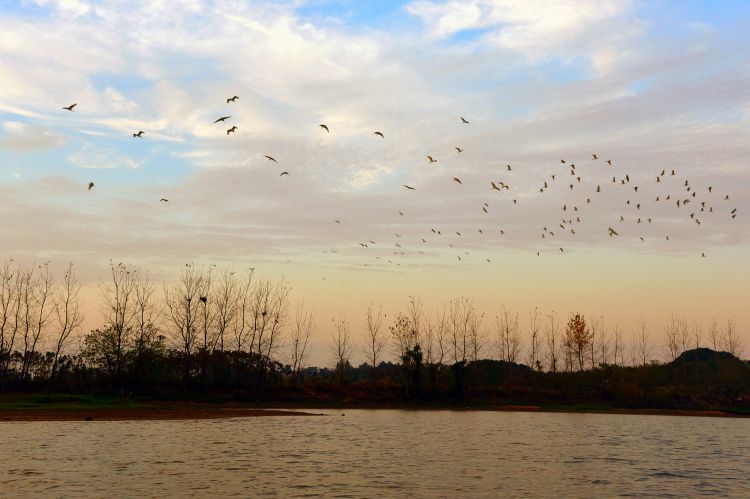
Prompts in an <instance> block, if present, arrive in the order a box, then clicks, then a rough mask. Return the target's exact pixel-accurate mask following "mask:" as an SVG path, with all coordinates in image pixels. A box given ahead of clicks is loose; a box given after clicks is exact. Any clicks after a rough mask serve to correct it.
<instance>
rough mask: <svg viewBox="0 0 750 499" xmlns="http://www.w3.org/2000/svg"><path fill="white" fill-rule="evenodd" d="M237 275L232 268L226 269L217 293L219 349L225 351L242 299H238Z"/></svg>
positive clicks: (222, 273) (220, 279) (215, 300)
mask: <svg viewBox="0 0 750 499" xmlns="http://www.w3.org/2000/svg"><path fill="white" fill-rule="evenodd" d="M238 293H239V290H238V285H237V277H236V276H235V273H234V272H233V271H232V270H231V269H224V270H223V271H222V272H221V276H220V277H219V282H218V285H217V289H216V292H215V293H214V294H215V299H214V302H215V304H216V319H215V320H216V335H217V337H218V344H219V350H221V351H222V352H223V351H224V342H225V339H226V336H227V333H228V331H229V329H230V327H231V326H232V325H234V324H236V316H237V314H238V312H239V307H240V303H241V302H240V300H239V299H238V298H239V297H238Z"/></svg>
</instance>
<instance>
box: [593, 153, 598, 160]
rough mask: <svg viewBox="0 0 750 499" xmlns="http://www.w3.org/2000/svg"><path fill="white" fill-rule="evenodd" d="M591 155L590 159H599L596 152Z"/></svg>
mask: <svg viewBox="0 0 750 499" xmlns="http://www.w3.org/2000/svg"><path fill="white" fill-rule="evenodd" d="M591 156H592V159H599V156H597V155H596V154H592V155H591Z"/></svg>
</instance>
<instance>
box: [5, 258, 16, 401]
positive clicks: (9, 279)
mask: <svg viewBox="0 0 750 499" xmlns="http://www.w3.org/2000/svg"><path fill="white" fill-rule="evenodd" d="M18 282H20V281H19V278H18V270H16V271H15V274H14V269H13V268H12V267H11V261H8V260H6V261H4V262H3V264H2V266H0V388H1V387H2V383H3V382H4V380H5V375H6V370H7V364H8V363H9V362H10V356H11V354H12V353H13V346H14V343H15V339H16V338H15V333H16V331H17V328H16V329H13V318H14V316H16V317H17V316H18V314H17V308H16V305H17V302H16V298H17V297H18V286H17V284H18Z"/></svg>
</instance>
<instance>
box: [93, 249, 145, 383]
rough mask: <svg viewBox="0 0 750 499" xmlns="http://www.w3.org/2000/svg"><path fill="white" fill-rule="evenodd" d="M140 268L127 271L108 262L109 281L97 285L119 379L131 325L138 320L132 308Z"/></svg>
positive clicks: (120, 265)
mask: <svg viewBox="0 0 750 499" xmlns="http://www.w3.org/2000/svg"><path fill="white" fill-rule="evenodd" d="M140 273H141V271H140V269H138V268H135V267H133V268H130V267H128V266H127V265H125V264H123V263H118V264H116V265H115V264H114V263H113V262H112V261H111V260H110V262H109V274H110V275H109V280H107V281H102V282H101V283H100V284H99V291H100V294H101V297H102V316H103V317H104V322H105V329H107V330H111V331H110V333H111V335H112V337H111V340H110V341H109V342H108V344H111V345H112V347H113V349H114V352H113V355H114V369H113V372H114V375H115V377H116V379H117V380H119V379H120V378H121V375H122V368H123V364H124V361H123V357H124V354H125V351H126V348H127V346H128V344H129V343H130V341H131V339H132V335H133V326H134V324H135V321H136V318H137V315H136V314H137V309H136V307H135V288H136V283H137V282H138V281H139V280H140Z"/></svg>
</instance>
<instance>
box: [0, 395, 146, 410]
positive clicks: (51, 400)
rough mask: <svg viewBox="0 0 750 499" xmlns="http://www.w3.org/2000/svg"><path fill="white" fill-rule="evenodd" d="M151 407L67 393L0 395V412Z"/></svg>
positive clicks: (119, 399)
mask: <svg viewBox="0 0 750 499" xmlns="http://www.w3.org/2000/svg"><path fill="white" fill-rule="evenodd" d="M147 407H152V406H151V405H149V404H147V403H144V402H141V401H138V400H133V399H129V398H123V397H112V396H107V395H88V394H86V395H83V394H82V395H78V394H69V393H34V394H12V395H0V411H23V410H38V409H43V410H60V409H63V410H73V411H76V410H81V411H82V410H91V409H118V408H147Z"/></svg>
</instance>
